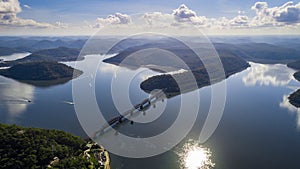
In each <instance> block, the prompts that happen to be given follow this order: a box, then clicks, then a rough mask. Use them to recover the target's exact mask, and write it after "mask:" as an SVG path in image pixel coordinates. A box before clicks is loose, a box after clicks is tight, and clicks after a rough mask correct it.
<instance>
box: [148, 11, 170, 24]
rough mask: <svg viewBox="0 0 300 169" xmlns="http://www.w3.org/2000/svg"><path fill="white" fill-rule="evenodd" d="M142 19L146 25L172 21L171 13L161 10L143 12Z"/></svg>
mask: <svg viewBox="0 0 300 169" xmlns="http://www.w3.org/2000/svg"><path fill="white" fill-rule="evenodd" d="M143 19H144V20H145V21H146V23H147V24H148V25H165V24H170V23H171V22H173V20H174V18H173V16H172V15H171V14H165V13H162V12H151V13H145V14H144V15H143Z"/></svg>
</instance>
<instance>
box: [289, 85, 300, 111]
mask: <svg viewBox="0 0 300 169" xmlns="http://www.w3.org/2000/svg"><path fill="white" fill-rule="evenodd" d="M289 101H290V103H291V104H292V105H294V106H295V107H297V108H299V107H300V89H298V90H297V91H296V92H294V93H293V94H291V95H290V96H289Z"/></svg>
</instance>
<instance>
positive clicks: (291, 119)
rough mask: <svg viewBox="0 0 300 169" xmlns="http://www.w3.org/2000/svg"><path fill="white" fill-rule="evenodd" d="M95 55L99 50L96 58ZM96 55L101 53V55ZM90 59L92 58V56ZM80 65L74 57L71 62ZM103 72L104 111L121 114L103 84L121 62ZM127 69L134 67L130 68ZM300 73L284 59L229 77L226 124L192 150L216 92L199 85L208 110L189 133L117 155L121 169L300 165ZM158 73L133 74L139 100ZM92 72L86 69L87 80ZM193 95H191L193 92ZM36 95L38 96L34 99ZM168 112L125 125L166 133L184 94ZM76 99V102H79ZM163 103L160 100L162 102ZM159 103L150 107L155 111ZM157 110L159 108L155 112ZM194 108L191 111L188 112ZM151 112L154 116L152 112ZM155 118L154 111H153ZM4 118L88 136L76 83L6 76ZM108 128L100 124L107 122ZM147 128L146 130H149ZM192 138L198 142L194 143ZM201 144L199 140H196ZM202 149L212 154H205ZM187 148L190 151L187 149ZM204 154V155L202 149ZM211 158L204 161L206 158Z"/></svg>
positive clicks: (0, 118)
mask: <svg viewBox="0 0 300 169" xmlns="http://www.w3.org/2000/svg"><path fill="white" fill-rule="evenodd" d="M89 57H91V58H92V56H89ZM93 57H96V56H93ZM87 59H89V58H87ZM70 64H72V63H70ZM103 66H104V67H102V68H101V71H99V74H101V76H100V75H99V76H98V75H97V77H96V97H97V100H98V101H99V102H100V101H101V102H103V101H104V102H105V104H103V105H105V106H104V107H102V108H101V109H102V110H103V111H102V112H103V113H104V115H105V116H106V117H107V118H110V117H114V116H115V115H117V114H116V112H112V111H109V110H114V108H111V107H110V106H112V105H113V103H112V101H111V100H110V99H106V98H111V96H110V94H111V92H110V91H107V90H101V89H102V87H104V86H110V83H111V81H110V80H106V79H105V78H107V79H109V78H111V77H112V76H115V74H114V73H113V72H114V70H115V69H116V66H113V65H109V64H104V65H103ZM119 69H121V70H122V69H124V72H126V71H127V72H131V73H132V72H134V71H133V70H128V69H126V68H119ZM294 72H295V71H294V70H292V69H289V68H287V67H286V66H285V65H281V64H275V65H274V64H273V65H269V64H258V63H251V67H250V68H248V69H247V70H244V71H243V72H240V73H237V74H235V75H233V76H230V77H229V78H228V79H227V80H226V85H227V89H226V90H227V96H226V105H225V110H224V113H223V117H222V119H221V122H220V124H219V125H218V128H217V129H216V131H215V132H214V134H213V135H212V137H210V139H209V140H208V141H207V142H206V143H205V144H203V145H201V146H200V147H199V145H197V146H198V148H199V149H200V151H198V150H197V151H195V149H193V150H191V151H192V152H189V151H186V149H188V147H186V146H184V145H186V142H191V140H196V139H197V138H198V136H199V133H200V131H201V128H202V124H203V122H204V120H205V117H206V115H205V112H207V111H208V109H209V106H210V98H211V94H210V93H211V87H204V88H201V89H199V91H200V95H201V103H200V111H199V115H198V118H197V119H196V123H195V125H194V127H193V129H192V131H191V132H190V134H189V135H188V136H187V138H186V139H185V140H184V141H183V142H182V143H181V144H179V145H178V146H177V147H174V148H173V149H172V150H170V151H168V152H166V153H164V154H161V155H158V156H155V157H150V158H144V159H130V158H124V157H120V156H117V155H114V154H111V163H112V164H111V166H112V168H113V169H134V168H143V169H177V168H178V169H179V168H187V169H197V168H205V167H203V166H202V167H201V164H197V161H200V162H201V160H202V161H203V160H208V159H206V157H203V156H207V158H209V163H212V164H211V165H208V168H212V166H214V168H218V169H259V168H266V169H267V168H271V169H283V168H287V169H299V164H300V163H299V157H300V110H298V109H296V108H294V107H293V106H292V105H291V104H289V102H288V99H287V97H288V95H289V94H290V93H292V92H293V91H295V90H296V89H297V88H300V83H299V82H297V81H296V80H295V79H294V78H293V73H294ZM149 73H150V74H154V72H151V71H144V73H141V74H137V75H136V76H135V77H134V79H132V82H131V86H130V88H129V91H125V92H127V93H128V92H129V96H130V99H131V101H132V102H133V103H137V102H138V101H140V100H142V99H144V98H146V97H148V94H146V93H144V92H143V91H141V89H140V88H139V83H140V82H141V81H142V80H143V79H145V78H146V76H147V75H149ZM85 76H87V75H86V74H83V75H82V76H81V77H79V78H84V77H85ZM187 95H189V93H188V94H187ZM28 100H30V101H31V102H28ZM167 101H168V107H167V108H166V111H165V112H164V113H163V114H162V115H161V117H159V120H156V121H155V122H154V123H156V124H155V125H156V126H160V127H157V129H156V128H154V129H153V128H151V129H149V128H147V127H145V128H143V127H141V126H142V124H137V125H135V124H134V125H130V124H128V125H124V126H122V127H123V128H122V131H123V132H124V133H128V134H133V135H153V134H158V133H160V132H162V131H163V129H166V128H167V127H168V126H170V125H171V124H172V122H173V121H174V120H175V119H176V113H173V111H176V110H177V109H178V104H177V103H178V101H180V96H177V97H175V98H171V99H168V100H167ZM75 104H76V103H75ZM158 107H159V103H158ZM152 108H153V107H151V108H150V109H152ZM149 111H150V112H151V110H149ZM187 114H188V113H187ZM147 115H149V114H146V115H145V116H147ZM149 116H151V115H149ZM0 123H7V124H17V125H21V126H30V127H40V128H48V129H59V130H63V131H66V132H70V133H72V134H75V135H78V136H82V137H86V135H85V133H84V131H83V129H82V128H81V126H80V123H79V121H78V119H77V116H76V112H75V110H74V105H73V99H72V81H69V82H67V83H65V84H61V85H57V86H51V87H35V86H32V85H29V84H25V83H21V82H18V81H15V80H12V79H8V78H5V77H2V76H0ZM99 126H100V125H99ZM142 129H144V130H143V131H141V130H142ZM187 140H190V141H187ZM193 145H195V144H194V143H193V142H192V143H190V146H193ZM201 149H202V150H203V149H204V150H205V153H201V152H202V151H201ZM180 152H186V153H187V154H188V155H184V154H182V153H180ZM199 152H200V153H199ZM203 158H204V159H203Z"/></svg>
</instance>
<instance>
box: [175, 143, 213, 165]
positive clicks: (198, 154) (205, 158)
mask: <svg viewBox="0 0 300 169" xmlns="http://www.w3.org/2000/svg"><path fill="white" fill-rule="evenodd" d="M178 155H179V158H180V163H181V168H182V169H211V168H213V167H214V166H215V164H214V163H213V162H212V160H211V155H212V154H211V151H210V150H209V149H208V148H206V147H203V146H202V145H201V144H200V143H197V142H195V141H189V142H188V143H186V144H184V146H183V148H182V150H181V151H180V152H179V153H178Z"/></svg>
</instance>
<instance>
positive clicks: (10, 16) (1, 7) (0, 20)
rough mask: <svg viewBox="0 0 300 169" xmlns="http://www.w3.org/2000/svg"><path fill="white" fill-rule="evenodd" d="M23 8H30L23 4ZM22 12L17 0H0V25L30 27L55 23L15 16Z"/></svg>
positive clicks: (40, 26) (52, 26) (41, 26)
mask: <svg viewBox="0 0 300 169" xmlns="http://www.w3.org/2000/svg"><path fill="white" fill-rule="evenodd" d="M24 7H25V8H30V6H28V5H24ZM20 12H22V8H21V6H20V3H19V1H18V0H0V26H6V27H32V28H54V27H56V26H55V25H52V24H49V23H45V22H37V21H35V20H32V19H22V18H19V17H18V16H17V14H18V13H20Z"/></svg>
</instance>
